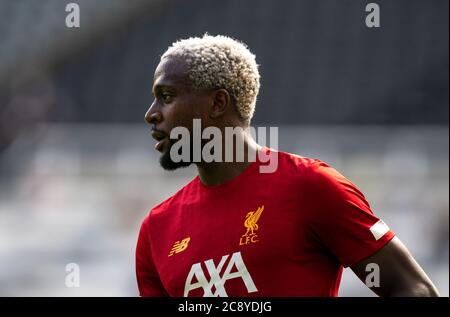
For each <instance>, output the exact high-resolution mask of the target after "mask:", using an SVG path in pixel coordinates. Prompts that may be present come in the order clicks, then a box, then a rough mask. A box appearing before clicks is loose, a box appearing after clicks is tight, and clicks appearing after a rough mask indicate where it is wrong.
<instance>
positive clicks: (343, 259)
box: [136, 148, 394, 297]
mask: <svg viewBox="0 0 450 317" xmlns="http://www.w3.org/2000/svg"><path fill="white" fill-rule="evenodd" d="M263 150H264V151H266V154H272V155H273V154H276V155H277V157H278V167H277V169H276V171H275V172H273V173H261V172H260V169H259V167H260V166H261V165H263V163H261V162H260V161H259V160H257V161H256V162H253V163H251V164H250V165H249V166H248V167H247V168H246V169H245V170H244V171H243V172H242V173H241V174H240V175H239V176H237V177H235V178H233V179H231V180H229V181H227V182H225V183H223V184H220V185H217V186H205V185H204V184H203V183H202V182H201V181H200V179H199V177H198V176H197V177H195V178H194V179H193V180H192V181H191V182H190V183H189V184H187V185H186V186H185V187H183V188H182V189H181V190H180V191H178V192H177V193H176V194H175V195H173V196H172V197H170V198H169V199H167V200H166V201H164V202H162V203H161V204H159V205H157V206H156V207H154V208H153V209H152V210H151V212H150V214H149V215H148V216H147V217H146V218H145V219H144V221H143V223H142V225H141V230H140V233H139V238H138V242H137V248H136V274H137V282H138V288H139V292H140V295H141V296H235V297H244V296H252V297H256V296H337V295H338V289H339V284H340V280H341V275H342V270H343V267H347V266H351V265H353V264H355V263H357V262H359V261H361V260H363V259H364V258H366V257H368V256H370V255H372V254H374V253H375V252H376V251H377V250H379V249H380V248H382V247H383V246H384V245H385V244H387V243H388V242H389V241H390V240H391V239H392V238H393V237H394V233H393V232H392V231H391V230H389V228H388V227H387V226H386V225H385V224H384V223H383V222H382V221H381V220H380V219H379V218H377V217H376V216H375V215H374V214H373V212H372V211H371V209H370V206H369V204H368V203H367V201H366V199H365V197H364V195H363V194H362V193H361V192H360V191H359V190H358V189H357V188H356V186H355V185H354V184H352V183H351V182H350V181H349V180H348V179H346V178H345V177H344V176H342V175H341V174H340V173H339V172H337V171H336V170H335V169H333V168H331V167H330V166H328V165H327V164H326V163H324V162H322V161H320V160H316V159H310V158H305V157H301V156H297V155H294V154H290V153H285V152H276V151H274V150H271V149H268V148H264V149H263Z"/></svg>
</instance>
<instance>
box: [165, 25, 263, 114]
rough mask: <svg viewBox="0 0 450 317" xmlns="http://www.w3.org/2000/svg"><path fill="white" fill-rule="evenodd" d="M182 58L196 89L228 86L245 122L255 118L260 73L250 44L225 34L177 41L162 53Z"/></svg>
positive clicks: (166, 55)
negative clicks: (249, 47)
mask: <svg viewBox="0 0 450 317" xmlns="http://www.w3.org/2000/svg"><path fill="white" fill-rule="evenodd" d="M165 57H181V58H182V59H183V60H184V61H185V62H186V64H187V68H188V71H187V72H188V73H187V75H188V79H189V80H190V81H191V83H192V85H193V87H194V89H220V88H223V89H226V90H227V91H228V93H229V94H230V95H231V97H232V98H233V99H234V101H235V103H236V107H237V111H238V113H239V115H240V117H241V118H242V119H244V121H245V122H247V123H249V122H250V120H251V118H252V117H253V113H254V111H255V104H256V96H257V95H258V92H259V87H260V82H259V79H260V75H259V71H258V65H257V64H256V60H255V55H254V54H253V53H251V52H250V50H249V49H248V48H247V46H246V45H245V44H244V43H242V42H240V41H237V40H235V39H232V38H230V37H228V36H224V35H216V36H211V35H209V34H205V35H204V36H203V37H201V38H200V37H190V38H188V39H182V40H178V41H176V42H174V43H172V45H171V46H170V47H169V48H168V49H167V51H166V52H165V53H164V54H163V55H162V56H161V60H162V59H163V58H165Z"/></svg>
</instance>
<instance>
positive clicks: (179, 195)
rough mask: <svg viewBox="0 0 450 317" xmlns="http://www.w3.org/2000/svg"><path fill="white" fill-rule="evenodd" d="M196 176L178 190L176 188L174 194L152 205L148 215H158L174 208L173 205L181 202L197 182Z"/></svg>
mask: <svg viewBox="0 0 450 317" xmlns="http://www.w3.org/2000/svg"><path fill="white" fill-rule="evenodd" d="M197 178H198V176H197V177H194V179H192V180H191V181H190V182H189V183H187V184H186V185H184V186H183V187H182V188H181V189H180V190H178V191H177V192H176V193H175V194H173V195H172V196H170V197H169V198H167V199H165V200H163V201H162V202H161V203H159V204H157V205H156V206H154V207H153V208H152V209H151V210H150V213H149V215H148V217H158V216H159V215H161V214H166V213H168V212H169V211H170V210H172V209H174V208H173V207H176V206H177V205H179V204H182V203H183V200H184V199H185V197H186V196H187V195H189V194H188V193H189V192H190V191H191V190H192V189H193V187H195V185H196V183H197V182H198V179H197Z"/></svg>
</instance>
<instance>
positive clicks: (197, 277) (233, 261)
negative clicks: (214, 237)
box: [184, 252, 258, 297]
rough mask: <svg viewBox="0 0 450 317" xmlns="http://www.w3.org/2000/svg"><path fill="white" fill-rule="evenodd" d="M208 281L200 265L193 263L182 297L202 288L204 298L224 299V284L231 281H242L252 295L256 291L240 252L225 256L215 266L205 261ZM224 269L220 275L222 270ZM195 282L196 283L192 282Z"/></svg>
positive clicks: (211, 261)
mask: <svg viewBox="0 0 450 317" xmlns="http://www.w3.org/2000/svg"><path fill="white" fill-rule="evenodd" d="M203 264H204V266H205V267H206V270H207V271H208V275H209V277H210V279H209V280H208V279H207V277H206V275H205V272H204V271H203V268H202V263H195V264H194V265H192V267H191V270H190V271H189V274H188V276H187V278H186V283H185V285H184V297H187V296H189V292H190V291H193V290H195V289H199V288H202V289H203V292H204V293H203V296H204V297H218V296H221V297H225V296H228V294H227V291H226V289H225V283H226V282H227V281H228V280H231V279H236V278H237V279H239V278H240V279H242V282H243V283H244V285H245V287H246V288H247V292H249V293H254V292H257V291H258V289H257V288H256V286H255V283H254V282H253V280H252V277H251V276H250V273H249V272H248V270H247V267H246V266H245V263H244V260H243V259H242V255H241V252H235V253H233V254H232V255H231V257H230V255H229V254H227V255H224V256H223V257H222V259H221V260H220V262H219V263H218V264H217V265H215V264H214V261H213V260H207V261H205V262H204V263H203ZM225 264H226V268H225V271H224V272H223V274H222V275H221V274H220V272H222V268H223V267H224V266H225ZM194 281H196V282H194Z"/></svg>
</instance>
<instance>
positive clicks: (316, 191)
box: [303, 160, 395, 267]
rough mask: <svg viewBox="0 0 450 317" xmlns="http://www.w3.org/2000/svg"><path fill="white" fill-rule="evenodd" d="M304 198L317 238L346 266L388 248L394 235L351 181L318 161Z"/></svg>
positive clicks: (309, 169) (305, 186) (306, 182)
mask: <svg viewBox="0 0 450 317" xmlns="http://www.w3.org/2000/svg"><path fill="white" fill-rule="evenodd" d="M305 174H306V175H305V179H306V181H305V182H304V188H303V193H304V195H303V197H304V201H305V202H306V205H307V207H306V208H307V219H308V223H309V225H310V228H311V230H312V231H313V234H314V236H315V237H317V238H318V239H319V240H320V242H321V243H322V244H323V245H324V246H325V247H326V248H327V249H328V250H329V251H330V252H331V253H332V254H333V255H334V256H335V257H336V258H337V259H338V260H339V262H340V263H341V264H342V265H343V266H345V267H348V266H352V265H353V264H356V263H358V262H359V261H361V260H363V259H365V258H367V257H368V256H371V255H372V254H374V253H375V252H376V251H378V250H379V249H381V248H382V247H383V246H384V245H386V244H387V243H388V242H389V241H390V240H391V239H392V238H393V237H394V236H395V234H394V233H393V232H392V231H391V230H390V229H389V227H388V226H387V225H386V224H385V223H384V222H383V221H381V220H380V219H379V218H378V217H377V216H376V215H375V214H374V213H373V212H372V210H371V209H370V206H369V203H368V202H367V201H366V199H365V197H364V195H363V193H362V192H361V191H360V190H358V188H356V186H355V185H354V184H352V183H351V182H350V181H349V180H348V179H346V178H345V177H344V176H343V175H341V174H340V173H339V172H338V171H336V170H335V169H333V168H331V167H329V166H328V165H327V164H325V163H323V162H321V161H319V160H317V161H315V163H313V164H312V165H311V167H310V168H308V170H307V172H306V173H305Z"/></svg>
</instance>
